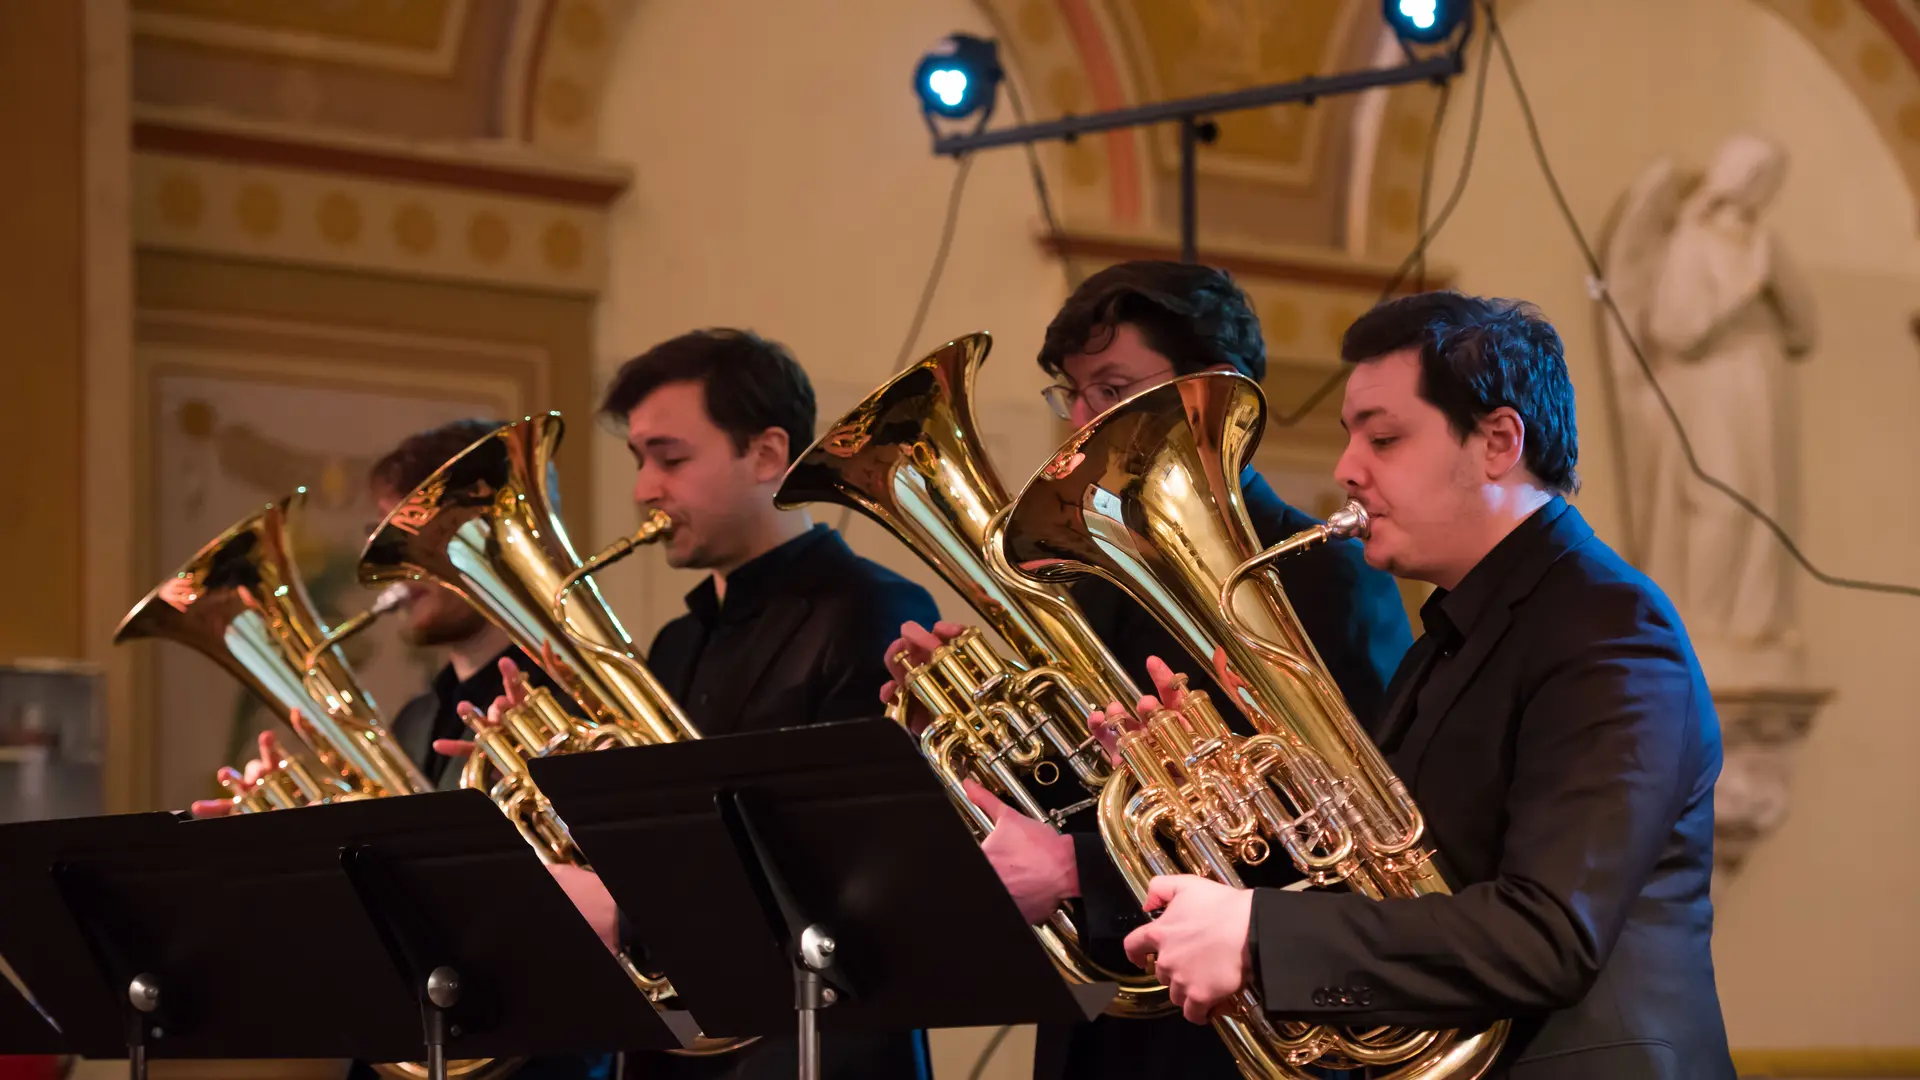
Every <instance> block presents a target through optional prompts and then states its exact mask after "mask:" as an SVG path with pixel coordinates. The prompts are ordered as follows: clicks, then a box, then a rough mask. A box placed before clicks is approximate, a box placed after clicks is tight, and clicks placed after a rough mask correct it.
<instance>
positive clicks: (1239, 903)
mask: <svg viewBox="0 0 1920 1080" xmlns="http://www.w3.org/2000/svg"><path fill="white" fill-rule="evenodd" d="M1143 906H1144V907H1145V908H1146V910H1148V911H1158V912H1160V917H1159V918H1158V919H1155V920H1154V921H1153V922H1151V923H1148V924H1147V925H1145V926H1143V927H1141V928H1140V929H1138V930H1135V931H1134V932H1133V933H1131V934H1128V935H1127V940H1126V949H1127V959H1129V960H1132V961H1133V962H1134V963H1135V964H1138V965H1139V966H1140V967H1141V969H1143V970H1145V971H1150V972H1152V973H1153V974H1154V976H1155V977H1156V978H1158V979H1159V980H1160V981H1161V982H1162V983H1164V984H1165V985H1166V987H1167V993H1168V996H1169V997H1170V998H1171V999H1172V1001H1173V1003H1174V1004H1175V1005H1177V1006H1179V1007H1180V1011H1181V1013H1182V1014H1183V1015H1185V1016H1186V1018H1187V1019H1188V1020H1190V1021H1192V1022H1193V1023H1196V1024H1204V1023H1206V1022H1207V1021H1209V1020H1211V1019H1213V1018H1214V1017H1215V1016H1217V1015H1219V1014H1220V1012H1222V1011H1223V1010H1225V1009H1226V1008H1227V1007H1228V1006H1229V1005H1230V1004H1231V999H1232V997H1233V995H1234V994H1237V993H1239V992H1240V990H1241V988H1243V987H1245V986H1246V985H1247V983H1248V982H1249V981H1250V980H1251V979H1252V978H1253V951H1252V949H1251V947H1250V946H1249V945H1248V940H1247V938H1248V930H1249V928H1250V927H1251V926H1252V923H1253V890H1251V889H1236V888H1233V887H1231V886H1228V885H1222V884H1220V883H1219V882H1217V881H1209V880H1207V879H1206V878H1203V877H1195V876H1193V875H1191V874H1181V875H1178V876H1173V877H1157V878H1154V879H1153V880H1152V881H1151V882H1150V883H1148V886H1147V901H1146V903H1145V905H1143Z"/></svg>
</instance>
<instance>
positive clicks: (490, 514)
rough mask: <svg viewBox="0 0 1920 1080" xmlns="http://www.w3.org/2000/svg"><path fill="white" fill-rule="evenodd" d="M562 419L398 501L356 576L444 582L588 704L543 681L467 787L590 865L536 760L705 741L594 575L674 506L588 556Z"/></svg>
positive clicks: (651, 980)
mask: <svg viewBox="0 0 1920 1080" xmlns="http://www.w3.org/2000/svg"><path fill="white" fill-rule="evenodd" d="M564 430H565V425H564V424H563V423H562V422H561V419H560V415H559V414H558V413H548V414H546V415H544V416H530V417H527V418H525V419H523V420H520V421H518V422H516V423H513V424H508V425H506V426H505V427H502V428H500V429H498V430H496V431H494V432H491V433H489V434H488V435H486V436H484V437H483V438H481V439H480V440H478V441H477V442H475V443H474V444H473V445H471V446H469V447H467V448H466V449H465V450H463V451H461V452H460V453H459V454H458V455H457V456H455V457H454V458H453V459H451V460H449V461H448V462H447V463H446V464H444V465H442V466H441V467H440V468H439V470H438V471H436V472H435V473H434V474H433V475H432V476H430V477H428V478H427V479H426V480H425V481H424V482H423V483H421V485H420V486H419V487H417V488H415V489H414V490H413V491H412V492H411V493H410V494H408V495H407V497H406V498H405V499H403V500H402V501H401V502H400V504H399V505H398V506H396V507H394V509H393V512H392V513H390V514H388V515H387V517H386V520H384V521H382V522H381V523H380V526H379V528H377V529H376V530H375V531H374V533H373V535H372V536H371V537H369V538H368V540H367V546H366V550H365V552H364V553H363V554H362V555H361V559H360V567H359V575H360V580H361V581H362V582H363V583H365V584H369V585H378V584H384V583H388V582H396V581H420V580H427V581H435V582H438V583H439V584H441V585H444V586H446V587H447V588H450V589H453V590H454V591H455V592H457V593H459V594H460V595H461V596H463V597H464V598H465V599H466V600H467V602H468V603H470V604H472V605H473V607H474V608H475V609H476V610H478V611H479V612H480V613H481V614H483V615H485V616H486V617H487V618H488V619H490V620H491V621H493V622H494V623H495V624H496V625H498V626H499V627H500V628H501V629H502V630H505V631H506V632H507V635H508V636H509V637H510V638H512V640H513V642H514V644H516V645H518V646H519V647H520V648H521V649H522V650H523V651H525V652H526V654H527V655H528V656H531V657H536V658H539V660H540V663H541V666H542V667H544V668H545V669H546V670H547V673H548V674H549V675H551V676H552V677H553V679H554V681H555V682H557V683H559V684H560V685H561V686H562V687H564V688H565V689H566V691H567V693H568V694H569V695H570V696H571V697H572V698H573V699H574V700H575V701H576V702H577V703H578V704H579V705H580V708H581V709H582V710H583V711H584V712H585V714H586V715H585V716H584V717H579V716H574V715H573V714H572V713H569V712H568V711H567V710H565V709H563V708H562V707H561V706H560V703H559V701H558V700H557V699H556V698H555V697H554V696H553V695H552V693H551V692H550V691H548V690H547V689H546V688H545V687H536V688H533V689H531V690H530V691H529V693H528V695H527V702H526V704H524V705H522V706H520V707H518V708H515V709H511V710H508V713H507V715H506V716H505V717H504V718H503V720H504V722H503V723H502V724H501V725H500V726H499V727H497V728H487V729H484V730H481V731H477V732H475V745H476V752H475V753H474V754H473V755H471V756H470V757H469V758H468V760H467V764H466V766H465V768H464V770H463V771H462V773H461V786H462V787H467V788H477V789H479V790H482V791H486V792H487V793H488V794H489V796H490V797H491V798H492V799H493V800H494V802H495V804H496V805H498V806H499V807H500V809H501V810H502V811H503V812H504V813H506V815H507V817H508V818H509V819H510V820H512V821H513V823H514V825H515V826H516V827H517V828H519V830H520V832H521V835H522V836H524V837H526V839H527V841H528V843H530V844H531V845H532V846H533V848H534V850H535V851H536V852H538V853H539V855H540V857H541V859H542V860H543V861H545V862H547V863H550V864H553V863H566V864H570V865H575V866H582V867H584V866H586V859H585V858H584V857H583V856H582V854H581V852H580V850H579V848H578V846H576V845H575V844H574V842H573V838H572V836H571V835H570V834H569V833H568V831H567V827H566V823H565V822H564V821H562V820H561V819H560V817H559V816H558V815H557V814H556V813H555V812H554V810H553V807H552V804H550V803H549V802H548V801H547V800H546V798H545V796H543V795H541V794H540V790H539V788H538V787H537V786H536V785H535V784H534V782H533V779H532V777H531V776H530V775H529V773H528V769H527V761H528V760H529V759H531V758H536V757H545V756H549V755H553V754H567V753H578V752H582V751H589V750H598V749H603V748H610V747H619V746H642V745H651V744H657V743H666V742H676V741H679V740H682V739H692V738H698V737H699V735H700V733H699V731H698V730H697V729H696V728H695V727H694V724H693V721H692V720H690V719H689V718H688V717H687V715H686V713H685V712H683V711H682V710H681V708H680V706H679V704H678V703H676V702H675V701H674V700H673V698H672V696H671V695H669V694H668V693H667V691H666V689H665V688H664V687H662V686H661V685H660V683H659V681H658V680H657V679H655V678H654V676H653V673H652V672H651V671H649V670H647V667H646V665H645V664H643V663H641V662H640V660H639V659H637V658H636V657H635V656H633V655H632V653H631V651H630V649H631V646H632V641H631V639H630V638H628V636H627V632H626V630H625V629H624V628H622V627H621V625H620V620H619V619H618V618H616V617H615V616H614V614H613V611H612V609H611V608H610V607H608V606H607V603H606V600H605V598H604V597H602V596H601V595H600V592H599V588H598V586H596V585H594V583H593V582H592V581H591V580H589V576H590V575H591V574H592V573H593V572H594V571H595V570H597V569H599V568H600V567H602V566H604V565H606V564H608V563H610V562H612V561H614V560H615V559H618V558H621V557H623V556H624V555H625V554H627V553H628V552H630V551H632V550H634V549H636V548H638V547H640V546H642V545H645V544H647V543H650V542H652V541H654V540H657V539H660V538H662V537H664V536H665V535H666V533H667V530H668V525H669V523H668V522H667V520H666V518H665V515H662V514H657V513H656V515H654V516H653V517H651V518H650V519H649V520H648V521H647V522H646V523H645V524H644V525H643V526H642V527H641V529H640V530H639V532H637V533H636V534H634V535H633V536H631V537H627V538H625V539H622V540H620V541H617V542H616V543H615V544H613V545H612V546H611V547H609V548H608V549H607V550H606V551H604V552H601V553H599V554H597V555H595V556H594V557H593V558H592V559H590V560H588V561H587V562H586V563H584V564H583V563H581V562H580V559H579V557H578V556H576V555H575V554H574V550H573V544H572V541H571V540H569V539H568V536H567V529H566V525H565V524H564V523H563V522H562V520H561V518H560V514H559V488H558V485H557V482H556V479H555V474H554V471H553V468H552V461H553V452H554V448H555V447H556V446H557V445H558V444H559V442H560V436H561V433H562V432H563V431H564ZM619 959H620V962H621V964H622V966H623V967H625V968H626V970H627V974H628V975H629V976H630V977H632V979H633V980H634V982H635V984H636V985H638V986H639V987H640V988H641V989H642V990H643V991H644V992H645V993H646V994H647V996H648V998H649V999H650V1000H651V1001H652V1002H653V1003H654V1005H655V1006H656V1007H657V1008H661V1009H663V1010H665V1009H670V1008H673V1007H674V1006H675V1005H676V1001H675V995H674V991H673V987H672V985H671V984H670V983H669V982H668V981H667V980H666V979H665V978H662V977H659V976H655V975H649V974H646V973H643V972H641V971H640V970H639V968H638V967H637V966H636V965H635V964H634V963H633V961H632V960H631V958H630V957H628V956H627V955H626V954H625V953H621V954H619ZM753 1041H754V1040H753V1039H751V1038H746V1039H716V1038H707V1037H705V1036H702V1037H701V1038H700V1040H699V1041H698V1042H697V1043H696V1045H695V1046H693V1047H691V1048H688V1049H685V1050H679V1051H673V1052H674V1053H680V1054H697V1055H708V1054H720V1053H726V1052H728V1051H731V1050H735V1049H738V1048H740V1047H742V1046H745V1045H747V1044H749V1043H751V1042H753Z"/></svg>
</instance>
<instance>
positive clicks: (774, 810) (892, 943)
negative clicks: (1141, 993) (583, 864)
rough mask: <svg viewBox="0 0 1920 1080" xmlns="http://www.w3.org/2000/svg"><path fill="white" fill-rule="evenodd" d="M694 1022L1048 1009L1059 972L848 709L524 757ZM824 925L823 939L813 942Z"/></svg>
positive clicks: (756, 1027) (949, 1023)
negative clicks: (741, 729) (767, 726)
mask: <svg viewBox="0 0 1920 1080" xmlns="http://www.w3.org/2000/svg"><path fill="white" fill-rule="evenodd" d="M531 768H532V772H533V776H534V780H535V782H536V783H537V784H538V785H539V786H540V789H541V791H542V792H544V793H545V794H546V796H547V798H548V799H550V800H551V801H552V802H553V804H554V808H555V809H556V810H557V811H558V812H559V814H560V816H561V818H562V819H564V820H565V821H566V822H567V827H568V829H569V830H570V831H571V833H572V834H573V838H574V840H575V842H577V843H578V844H580V846H581V848H582V849H583V850H584V852H585V853H586V856H587V858H588V860H589V861H591V862H592V864H593V866H594V869H595V870H596V871H598V872H599V874H600V875H601V877H602V879H603V880H604V882H605V883H606V886H607V889H608V891H609V892H611V893H612V894H613V897H614V901H615V902H616V903H617V904H618V905H619V907H620V910H621V911H622V912H623V913H624V914H625V915H626V917H627V918H628V919H629V920H630V921H631V922H632V924H633V926H634V928H635V932H636V934H637V935H638V937H639V938H640V939H641V941H640V943H641V944H642V945H644V947H645V950H646V954H647V957H648V959H649V961H650V963H652V964H653V965H654V966H656V967H657V968H658V969H659V970H661V971H663V972H664V973H665V974H666V976H667V978H668V979H669V980H671V981H672V982H673V985H674V988H675V990H676V991H678V993H679V995H680V997H681V999H682V1000H683V1001H684V1002H685V1004H686V1007H687V1008H688V1009H689V1010H690V1011H691V1012H692V1013H693V1014H694V1015H695V1016H696V1017H698V1018H699V1020H700V1023H701V1025H702V1027H703V1028H704V1029H705V1031H706V1033H707V1034H709V1035H724V1036H744V1035H767V1034H774V1033H778V1032H783V1031H792V1030H794V1024H795V1011H796V1009H798V1010H799V1012H800V1017H799V1024H800V1032H801V1064H802V1069H803V1073H802V1075H806V1073H805V1072H804V1070H805V1069H806V1067H807V1064H808V1058H809V1054H810V1049H811V1050H812V1051H814V1052H816V1053H817V1047H810V1043H811V1042H812V1039H811V1035H810V1032H809V1026H810V1024H811V1022H812V1021H811V1019H810V1018H811V1017H812V1016H813V1011H814V1009H817V1008H821V1007H823V1006H830V1007H826V1008H824V1011H820V1012H819V1013H818V1024H819V1027H820V1029H822V1030H823V1031H825V1032H827V1033H829V1034H830V1033H831V1032H833V1031H856V1030H859V1031H906V1030H912V1029H915V1028H942V1027H975V1026H981V1025H989V1024H1016V1023H1056V1022H1060V1023H1066V1022H1075V1021H1081V1020H1087V1019H1090V1018H1092V1017H1093V1016H1095V1015H1097V1014H1098V1013H1099V1012H1100V1010H1101V1009H1103V1008H1105V1006H1106V1005H1107V1003H1108V1002H1109V1001H1111V1000H1112V998H1113V996H1114V993H1115V990H1116V988H1115V986H1114V984H1112V983H1095V984H1091V985H1076V984H1070V983H1068V982H1067V981H1066V980H1065V979H1064V978H1062V976H1061V975H1060V973H1059V971H1058V970H1057V969H1056V968H1054V966H1053V964H1052V962H1051V961H1050V960H1049V959H1048V958H1047V956H1046V953H1045V952H1044V950H1043V949H1042V947H1041V946H1040V944H1039V942H1038V941H1037V940H1036V939H1035V937H1034V935H1033V931H1032V929H1031V928H1030V927H1028V926H1027V924H1026V921H1025V920H1024V919H1022V918H1021V916H1020V912H1019V909H1018V908H1017V907H1015V906H1014V903H1013V898H1012V897H1011V896H1009V895H1008V894H1007V891H1006V889H1005V887H1004V886H1002V885H1001V883H1000V879H999V878H998V877H997V876H996V875H995V874H994V872H993V868H992V866H991V865H989V864H988V862H987V860H986V857H985V856H984V855H982V854H981V853H980V847H979V845H978V844H977V843H976V842H975V841H974V839H973V837H972V835H971V834H970V833H969V832H968V831H967V827H966V825H965V824H964V822H963V821H962V820H961V818H960V815H959V813H958V812H956V811H955V809H954V808H953V805H952V804H951V803H950V802H949V801H948V800H947V796H946V794H945V792H944V790H943V789H942V788H941V787H940V785H939V783H938V781H937V780H936V779H935V777H934V775H933V772H932V770H931V769H930V768H929V767H928V766H927V763H926V762H925V761H924V760H923V759H922V758H921V756H920V752H919V748H918V747H917V746H916V745H915V743H914V741H913V739H912V738H911V737H910V736H908V735H907V734H906V733H905V732H904V731H902V730H901V729H900V728H899V727H898V726H897V725H895V724H893V723H891V722H888V721H885V720H860V721H853V722H849V723H838V724H824V725H819V726H815V727H806V728H789V729H784V730H780V731H773V732H765V733H755V734H746V735H731V736H721V737H716V738H710V739H698V740H692V741H688V742H682V743H670V744H665V745H658V746H643V747H632V748H627V749H619V750H606V751H600V752H596V753H591V754H573V755H566V756H561V757H555V758H548V759H542V760H537V761H534V762H532V763H531ZM823 942H825V947H824V948H823V947H822V944H823Z"/></svg>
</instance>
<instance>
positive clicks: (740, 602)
mask: <svg viewBox="0 0 1920 1080" xmlns="http://www.w3.org/2000/svg"><path fill="white" fill-rule="evenodd" d="M838 536H839V534H838V533H836V532H834V531H833V528H832V526H830V525H828V524H826V523H825V522H815V523H814V526H813V528H811V529H808V530H807V531H806V532H803V533H801V534H800V535H799V536H796V537H794V538H793V539H791V540H788V541H787V542H786V543H783V544H781V545H780V546H778V547H776V548H773V549H772V550H770V551H766V552H763V553H761V554H759V555H756V556H755V557H753V558H752V559H749V560H747V561H746V562H744V563H742V564H740V565H739V566H737V567H735V568H734V570H733V572H732V573H730V574H728V575H727V599H726V603H725V604H724V605H723V604H722V603H721V602H720V594H719V592H718V590H716V589H715V588H714V587H713V575H711V574H709V575H707V577H706V579H705V580H704V581H702V582H700V584H699V585H696V586H694V589H693V591H692V592H690V593H688V594H687V610H688V611H689V612H692V613H693V616H694V618H696V619H699V620H700V622H701V623H702V624H703V625H706V626H708V627H712V626H714V625H717V624H718V623H719V622H720V619H721V616H722V615H723V614H724V615H725V616H726V617H727V618H729V619H733V618H738V617H741V616H744V615H748V614H751V613H753V612H755V611H758V610H760V608H761V606H762V605H764V604H765V603H766V601H767V598H768V597H769V596H772V595H773V594H774V593H775V592H777V591H779V588H780V585H781V583H782V582H783V581H785V580H787V579H788V578H789V577H790V576H791V575H790V573H789V571H791V570H792V568H793V566H794V564H795V563H797V562H799V561H800V559H801V558H803V557H804V556H806V555H807V554H808V553H809V552H811V551H813V550H814V549H815V548H816V547H818V546H819V545H820V544H822V543H825V542H826V541H827V540H828V539H829V538H837V537H838Z"/></svg>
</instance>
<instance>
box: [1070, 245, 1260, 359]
mask: <svg viewBox="0 0 1920 1080" xmlns="http://www.w3.org/2000/svg"><path fill="white" fill-rule="evenodd" d="M1122 324H1131V325H1132V326H1134V327H1137V328H1138V329H1139V331H1140V336H1141V337H1142V338H1143V339H1144V340H1145V341H1146V343H1147V345H1148V346H1150V347H1151V348H1152V349H1153V351H1154V352H1157V353H1159V354H1160V355H1162V356H1164V357H1166V358H1167V359H1169V360H1171V361H1173V369H1174V371H1175V372H1176V373H1178V374H1181V375H1191V374H1193V373H1194V372H1196V371H1204V370H1206V369H1207V368H1210V367H1213V366H1215V365H1217V364H1227V365H1229V366H1231V367H1232V368H1233V369H1234V370H1236V371H1238V372H1240V374H1242V375H1245V376H1247V377H1248V378H1250V379H1252V380H1254V381H1255V382H1259V381H1260V380H1262V379H1264V378H1266V376H1267V347H1266V345H1265V343H1264V342H1263V341H1262V340H1261V337H1260V318H1259V316H1257V315H1255V314H1254V313H1253V305H1252V304H1250V303H1248V302H1247V294H1246V293H1244V292H1241V291H1240V286H1238V285H1235V284H1234V283H1233V279H1232V278H1231V277H1228V276H1227V274H1226V272H1225V271H1224V270H1215V269H1213V268H1212V267H1210V266H1196V265H1193V264H1191V263H1177V262H1160V261H1151V260H1141V261H1137V262H1124V263H1117V264H1115V265H1113V266H1109V267H1107V268H1106V269H1105V270H1102V271H1100V272H1099V273H1097V274H1095V275H1093V276H1092V277H1090V278H1088V279H1087V280H1085V281H1083V282H1081V283H1080V287H1079V288H1077V289H1075V290H1073V295H1072V296H1069V297H1067V302H1066V303H1065V304H1064V305H1062V306H1061V308H1060V313H1059V314H1058V315H1055V316H1054V317H1053V322H1052V323H1050V324H1048V326H1047V337H1046V340H1045V341H1044V342H1043V343H1042V344H1041V346H1040V366H1041V367H1042V368H1044V369H1046V371H1047V372H1048V373H1049V374H1052V375H1058V374H1060V366H1061V363H1062V362H1063V361H1065V360H1066V358H1067V357H1069V356H1073V355H1075V354H1076V353H1097V352H1100V351H1101V350H1102V349H1105V348H1106V347H1107V346H1108V345H1111V344H1112V343H1113V334H1114V331H1115V330H1117V329H1118V328H1119V327H1120V326H1121V325H1122Z"/></svg>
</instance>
